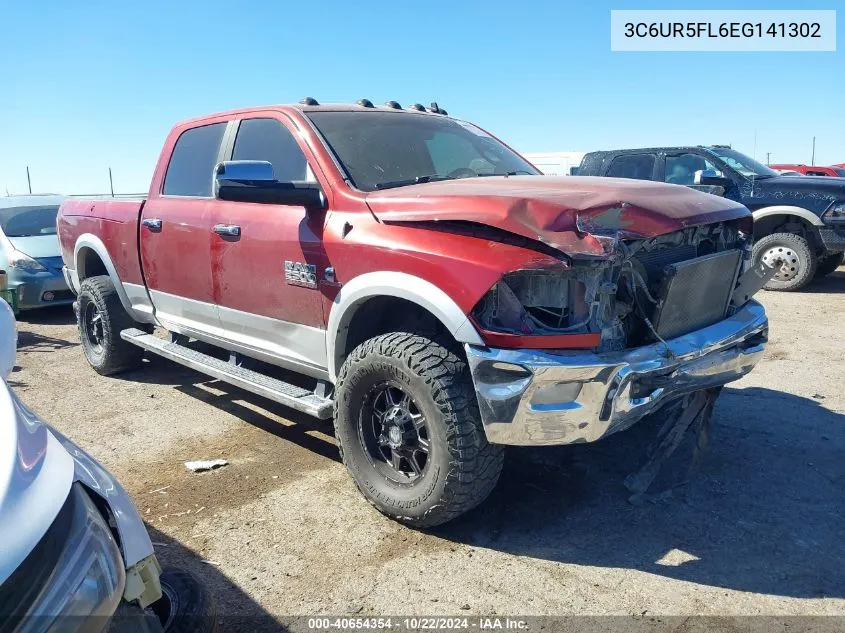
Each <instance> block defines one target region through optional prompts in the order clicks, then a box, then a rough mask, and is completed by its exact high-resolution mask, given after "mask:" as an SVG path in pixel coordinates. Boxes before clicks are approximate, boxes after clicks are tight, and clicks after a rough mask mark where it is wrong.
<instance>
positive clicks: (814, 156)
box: [810, 136, 816, 165]
mask: <svg viewBox="0 0 845 633" xmlns="http://www.w3.org/2000/svg"><path fill="white" fill-rule="evenodd" d="M815 164H816V137H815V136H814V137H813V157H812V158H811V159H810V165H815Z"/></svg>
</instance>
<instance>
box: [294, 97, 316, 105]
mask: <svg viewBox="0 0 845 633" xmlns="http://www.w3.org/2000/svg"><path fill="white" fill-rule="evenodd" d="M299 103H301V104H302V105H309V106H318V105H320V103H319V102H318V101H317V100H316V99H315V98H314V97H304V98H302V99H300V100H299Z"/></svg>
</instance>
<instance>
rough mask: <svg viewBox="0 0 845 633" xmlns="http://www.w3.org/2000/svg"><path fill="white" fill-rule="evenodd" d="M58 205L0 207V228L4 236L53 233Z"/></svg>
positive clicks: (54, 232)
mask: <svg viewBox="0 0 845 633" xmlns="http://www.w3.org/2000/svg"><path fill="white" fill-rule="evenodd" d="M58 212H59V207H57V206H49V207H12V208H10V209H0V228H2V229H3V233H4V234H5V235H6V237H28V236H30V235H55V234H56V215H57V214H58Z"/></svg>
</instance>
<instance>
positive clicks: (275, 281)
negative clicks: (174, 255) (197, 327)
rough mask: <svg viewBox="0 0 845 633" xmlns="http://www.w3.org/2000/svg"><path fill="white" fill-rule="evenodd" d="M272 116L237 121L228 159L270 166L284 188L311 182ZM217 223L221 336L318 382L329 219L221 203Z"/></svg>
mask: <svg viewBox="0 0 845 633" xmlns="http://www.w3.org/2000/svg"><path fill="white" fill-rule="evenodd" d="M274 116H279V115H278V114H277V113H272V114H270V113H268V115H267V116H266V117H257V118H251V119H244V120H242V121H240V124H239V125H238V129H237V133H236V136H235V140H234V146H233V149H232V157H231V159H232V160H264V161H268V162H270V163H271V164H272V165H273V171H274V175H275V178H276V179H277V180H280V181H284V182H290V181H305V180H313V179H314V177H313V173H312V171H311V169H310V168H309V166H308V161H307V159H306V157H305V154H304V153H303V151H302V149H301V148H300V147H299V145H298V144H297V141H296V139H295V138H294V136H293V134H292V132H291V130H290V129H289V128H288V127H287V126H286V125H285V123H283V121H282V120H280V119H277V118H274ZM214 218H215V220H214V224H215V226H216V227H217V230H218V231H220V233H215V234H214V236H213V243H212V249H211V252H212V278H213V284H214V290H213V294H214V300H215V303H216V304H217V305H218V307H219V319H220V327H221V331H222V334H223V336H225V337H227V338H228V339H229V341H230V342H231V343H233V344H235V345H236V346H238V347H240V348H241V349H243V350H244V351H245V352H246V353H248V354H251V355H253V356H257V357H259V358H263V359H265V360H270V361H271V362H278V363H279V364H282V365H286V366H289V367H292V368H295V369H297V370H299V371H303V372H305V373H311V374H312V375H320V372H321V370H324V369H325V367H326V334H325V325H324V321H323V314H322V307H321V306H322V303H321V301H320V290H319V281H320V279H321V278H322V276H323V275H324V274H325V269H326V266H327V265H328V262H327V258H326V254H325V251H324V250H323V246H322V233H323V223H324V220H325V213H324V212H308V211H306V210H305V208H304V207H298V206H288V205H274V204H258V203H244V202H228V201H222V200H218V201H216V203H215V206H214ZM227 232H229V233H236V234H227Z"/></svg>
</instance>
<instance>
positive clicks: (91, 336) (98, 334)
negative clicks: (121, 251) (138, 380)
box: [77, 275, 144, 376]
mask: <svg viewBox="0 0 845 633" xmlns="http://www.w3.org/2000/svg"><path fill="white" fill-rule="evenodd" d="M77 303H78V306H79V313H78V316H77V324H78V326H79V338H80V340H81V341H82V350H83V351H84V352H85V358H86V359H88V363H89V364H90V365H91V367H93V368H94V370H95V371H96V372H97V373H99V374H102V375H104V376H108V375H110V374H116V373H118V372H121V371H125V370H127V369H132V368H133V367H137V366H138V365H140V364H141V360H142V358H143V355H144V351H143V350H142V349H141V348H140V347H137V346H136V345H132V344H131V343H127V342H126V341H124V340H123V339H122V338H120V332H121V330H125V329H126V328H131V327H139V324H138V323H136V322H135V321H134V320H133V319H132V317H131V316H129V314H128V313H127V312H126V310H125V309H124V308H123V305H122V304H121V303H120V298H119V297H118V296H117V291H116V290H115V289H114V284H113V283H112V281H111V279H109V277H108V276H107V275H99V276H97V277H88V278H87V279H85V280H84V281H83V282H82V284H81V286H80V289H79V297H78V300H77Z"/></svg>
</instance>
